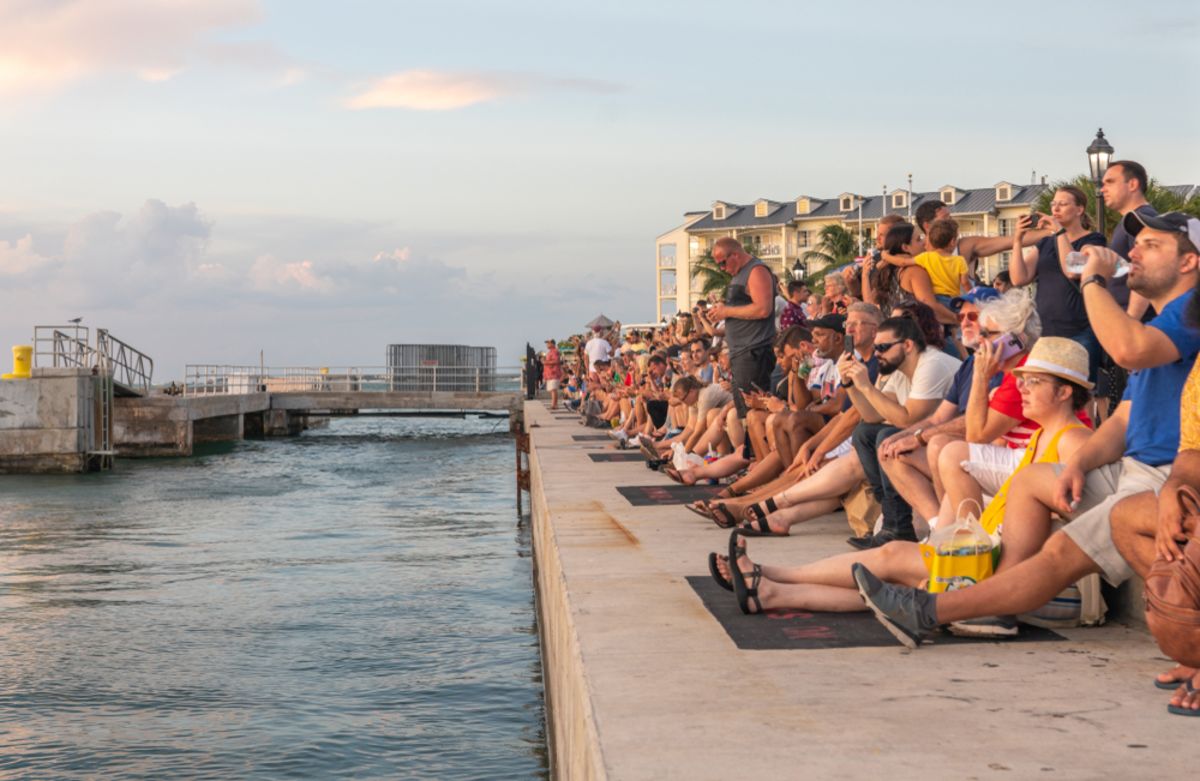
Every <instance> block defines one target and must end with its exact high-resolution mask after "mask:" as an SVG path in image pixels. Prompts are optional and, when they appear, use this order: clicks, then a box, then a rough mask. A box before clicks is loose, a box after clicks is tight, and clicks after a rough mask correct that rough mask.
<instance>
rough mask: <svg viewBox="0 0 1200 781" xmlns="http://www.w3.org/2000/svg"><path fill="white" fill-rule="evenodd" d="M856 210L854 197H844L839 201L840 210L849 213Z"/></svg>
mask: <svg viewBox="0 0 1200 781" xmlns="http://www.w3.org/2000/svg"><path fill="white" fill-rule="evenodd" d="M853 208H854V196H851V195H843V196H842V197H841V198H840V199H839V201H838V209H840V210H841V211H844V212H848V211H850V210H851V209H853Z"/></svg>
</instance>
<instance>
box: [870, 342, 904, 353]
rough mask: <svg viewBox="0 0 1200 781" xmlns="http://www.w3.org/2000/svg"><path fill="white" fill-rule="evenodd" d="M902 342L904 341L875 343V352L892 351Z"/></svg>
mask: <svg viewBox="0 0 1200 781" xmlns="http://www.w3.org/2000/svg"><path fill="white" fill-rule="evenodd" d="M903 341H904V340H903V339H897V340H896V341H894V342H876V343H875V352H877V353H886V352H887V351H888V350H890V349H892V348H893V347H895V346H896V345H898V344H900V343H901V342H903Z"/></svg>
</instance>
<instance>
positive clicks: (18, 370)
mask: <svg viewBox="0 0 1200 781" xmlns="http://www.w3.org/2000/svg"><path fill="white" fill-rule="evenodd" d="M12 351H13V370H12V374H4V375H0V378H2V379H5V380H28V379H29V378H30V376H32V375H31V373H30V369H31V366H30V364H31V363H32V360H33V348H32V347H30V346H29V345H27V344H18V345H15V346H14V347H13V348H12Z"/></svg>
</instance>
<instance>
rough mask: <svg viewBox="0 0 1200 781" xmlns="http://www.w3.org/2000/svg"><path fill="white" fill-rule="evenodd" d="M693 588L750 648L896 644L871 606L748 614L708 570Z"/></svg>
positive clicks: (1026, 633)
mask: <svg viewBox="0 0 1200 781" xmlns="http://www.w3.org/2000/svg"><path fill="white" fill-rule="evenodd" d="M687 581H688V583H689V584H690V585H691V587H692V589H693V590H695V592H696V594H697V595H699V597H700V601H701V602H703V603H704V606H705V607H706V608H708V612H710V613H712V614H713V617H714V618H716V619H717V622H718V623H720V624H721V626H722V628H724V629H725V632H726V634H728V635H729V638H730V639H731V640H733V642H734V644H735V645H737V647H738V648H741V649H743V650H747V651H778V650H788V649H795V650H812V649H822V648H883V647H889V646H891V647H898V646H899V645H900V643H899V642H897V640H896V638H894V637H892V635H891V633H890V632H888V630H886V629H884V628H883V625H882V624H880V623H879V621H877V620H876V618H875V616H874V615H872V614H871V613H870V612H866V611H864V612H862V613H804V612H800V611H787V612H785V611H775V610H769V611H767V614H766V615H765V616H748V615H745V614H743V613H742V611H741V609H740V608H738V605H737V597H735V596H734V595H733V593H732V592H730V591H726V590H725V589H723V588H721V587H720V586H718V585H717V584H716V582H715V581H714V580H713V579H712V577H710V576H709V575H703V576H696V575H692V576H689V577H688V579H687ZM1065 639H1066V638H1065V637H1063V636H1062V635H1060V634H1057V633H1055V632H1052V631H1050V630H1049V629H1041V628H1039V627H1035V626H1027V625H1025V624H1022V625H1021V634H1019V635H1018V636H1017V637H1014V638H1012V639H1010V640H988V639H982V638H981V639H975V638H970V637H955V636H954V635H951V634H939V635H935V636H934V637H933V639H932V640H930V641H928V642H930V643H932V644H934V645H957V644H961V643H989V642H990V643H997V642H999V643H1029V642H1046V641H1055V640H1065Z"/></svg>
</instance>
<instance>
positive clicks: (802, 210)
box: [796, 198, 812, 214]
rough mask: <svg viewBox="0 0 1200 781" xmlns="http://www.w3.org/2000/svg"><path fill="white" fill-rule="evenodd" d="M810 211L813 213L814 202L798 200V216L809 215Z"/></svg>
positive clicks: (804, 199) (803, 199)
mask: <svg viewBox="0 0 1200 781" xmlns="http://www.w3.org/2000/svg"><path fill="white" fill-rule="evenodd" d="M810 211H812V202H811V201H810V200H809V199H807V198H797V199H796V214H808V213H809V212H810Z"/></svg>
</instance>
